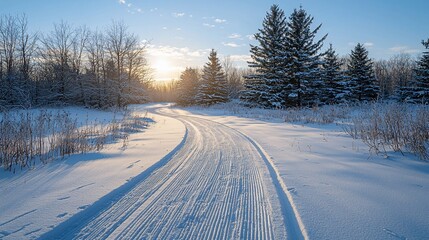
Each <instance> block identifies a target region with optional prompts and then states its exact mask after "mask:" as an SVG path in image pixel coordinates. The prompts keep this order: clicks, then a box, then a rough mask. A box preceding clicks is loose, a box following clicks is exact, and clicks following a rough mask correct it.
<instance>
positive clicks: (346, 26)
mask: <svg viewBox="0 0 429 240" xmlns="http://www.w3.org/2000/svg"><path fill="white" fill-rule="evenodd" d="M274 3H275V4H279V5H280V7H281V8H282V9H283V10H284V11H285V13H286V14H287V15H289V14H290V13H291V12H292V11H293V9H294V8H298V7H299V6H300V5H302V6H303V8H304V9H306V10H307V11H308V12H309V13H310V14H311V15H312V16H313V17H314V18H315V25H314V26H316V24H319V23H322V24H323V26H322V28H321V31H320V33H321V34H325V33H328V38H327V40H326V42H325V46H328V44H329V43H332V44H333V46H334V48H335V49H336V50H337V52H338V53H339V54H340V55H346V54H348V53H349V52H350V50H351V49H352V48H353V46H354V45H355V44H356V43H358V42H360V43H365V44H366V46H367V47H368V50H369V51H370V56H371V57H372V58H375V59H386V58H389V57H390V56H392V55H394V54H398V53H400V52H406V53H410V54H413V55H415V56H416V55H418V54H419V53H421V51H422V50H423V47H422V46H421V44H420V42H421V40H423V39H427V38H429V14H428V9H429V1H428V0H410V1H406V0H384V1H376V0H373V1H370V0H359V1H356V0H353V1H352V0H323V1H321V0H301V1H298V0H283V1H265V0H220V1H214V0H198V1H190V0H0V14H19V13H25V14H27V16H28V19H29V21H30V27H31V29H33V30H35V31H40V32H48V31H50V30H51V29H52V26H53V23H54V22H59V21H61V20H64V21H66V22H68V23H70V24H72V25H74V26H80V25H87V26H88V27H90V28H93V29H95V28H99V29H102V28H104V27H106V26H107V25H109V24H110V23H111V22H112V20H119V21H124V22H125V24H127V25H128V26H129V30H130V31H132V32H134V33H136V34H138V35H139V36H140V38H141V39H142V40H148V41H149V45H148V52H147V56H148V59H149V61H150V63H151V65H152V66H153V67H154V69H155V76H154V77H155V78H156V79H161V80H167V79H170V78H177V77H178V76H179V73H180V71H181V70H183V69H184V68H185V67H186V66H191V67H197V66H202V65H203V64H204V62H205V61H206V59H207V54H208V51H209V49H211V48H214V49H216V50H217V51H218V53H219V55H220V56H221V57H224V56H231V58H232V59H233V60H234V61H235V64H236V65H237V66H245V65H246V64H245V60H246V59H247V58H248V55H249V44H250V43H253V44H254V43H255V42H254V40H252V38H251V36H252V35H253V34H254V33H256V32H257V30H258V28H260V27H261V24H262V20H263V18H264V16H265V14H266V12H267V10H268V9H269V7H270V6H271V5H272V4H274Z"/></svg>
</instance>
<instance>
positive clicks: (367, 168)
mask: <svg viewBox="0 0 429 240" xmlns="http://www.w3.org/2000/svg"><path fill="white" fill-rule="evenodd" d="M170 111H173V112H175V113H180V114H186V115H198V116H204V118H207V119H210V120H213V121H216V122H219V123H222V124H226V125H227V126H229V127H232V128H234V129H237V130H239V131H241V132H243V133H244V134H246V135H248V136H250V137H251V138H252V139H254V140H255V141H256V142H258V143H259V144H260V145H261V147H262V148H263V149H264V150H265V151H266V152H267V154H268V155H269V156H270V157H271V160H272V161H273V163H274V165H275V168H276V169H277V170H278V172H279V174H280V176H281V177H282V180H283V182H284V183H286V185H287V187H288V191H289V193H290V194H291V195H292V198H293V204H295V206H296V208H297V210H298V212H299V216H300V218H301V219H302V221H303V225H304V226H305V229H306V231H307V233H308V235H309V238H310V239H312V238H313V239H397V238H399V239H405V238H406V239H425V238H427V237H428V236H429V220H428V216H427V213H429V204H427V199H428V198H429V191H428V188H429V164H428V163H427V162H423V161H420V160H418V159H417V158H416V157H415V156H411V155H409V154H405V156H402V155H401V154H397V153H393V152H389V158H383V157H382V156H376V155H373V154H370V153H369V151H368V147H367V146H366V145H364V144H363V143H362V142H361V141H360V140H354V139H352V138H351V137H349V136H348V135H346V134H345V133H343V132H342V129H341V126H339V125H336V124H326V125H319V124H303V123H295V124H291V123H284V122H283V121H282V120H281V119H279V118H269V116H267V115H264V111H262V110H261V113H259V114H258V110H257V109H256V110H253V114H248V113H246V115H253V116H258V115H259V116H260V117H257V118H256V119H255V118H244V117H239V116H231V115H234V114H231V112H230V111H228V110H219V109H215V108H212V109H203V108H186V109H172V110H170ZM243 112H244V111H243ZM354 114H356V113H354ZM235 115H240V113H235ZM299 216H298V217H299Z"/></svg>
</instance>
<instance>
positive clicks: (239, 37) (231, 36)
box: [228, 33, 241, 39]
mask: <svg viewBox="0 0 429 240" xmlns="http://www.w3.org/2000/svg"><path fill="white" fill-rule="evenodd" d="M228 38H232V39H241V35H240V34H238V33H233V34H231V35H229V36H228Z"/></svg>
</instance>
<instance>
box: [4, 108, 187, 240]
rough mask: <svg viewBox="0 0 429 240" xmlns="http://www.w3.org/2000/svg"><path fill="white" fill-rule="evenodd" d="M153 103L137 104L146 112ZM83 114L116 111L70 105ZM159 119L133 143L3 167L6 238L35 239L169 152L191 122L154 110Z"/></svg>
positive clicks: (102, 114)
mask: <svg viewBox="0 0 429 240" xmlns="http://www.w3.org/2000/svg"><path fill="white" fill-rule="evenodd" d="M150 107H153V105H148V106H136V107H134V108H135V109H134V110H135V111H136V112H140V113H141V114H144V113H145V111H146V109H148V108H150ZM66 110H68V111H70V112H73V114H76V115H77V116H80V117H84V116H86V115H88V116H90V117H91V118H94V117H96V118H98V119H106V120H108V119H109V118H111V117H113V113H109V112H102V111H94V110H86V109H79V108H73V109H66ZM148 117H149V118H151V119H152V120H153V121H155V123H153V124H151V125H150V127H149V128H148V129H146V130H145V131H144V132H140V133H136V134H132V135H130V137H129V142H128V145H127V147H126V148H125V149H123V148H122V143H116V144H109V145H107V146H106V147H105V149H103V150H102V151H101V152H94V153H88V154H77V155H72V156H71V157H68V158H66V159H65V160H58V161H55V162H53V163H50V164H48V165H44V166H43V165H39V166H37V167H36V168H35V169H33V170H29V171H23V172H20V173H17V174H12V173H10V172H5V171H3V170H1V171H0V212H1V214H0V238H2V239H33V238H36V237H39V236H40V235H42V234H43V233H45V232H48V231H50V230H52V229H53V228H54V227H55V226H57V225H58V224H60V223H61V222H63V221H66V220H67V219H69V218H70V217H71V216H73V215H74V214H76V213H78V212H80V211H82V210H84V209H85V208H87V207H88V206H90V205H91V204H93V203H94V202H95V201H97V200H99V199H100V198H101V197H103V196H104V195H106V194H108V193H109V192H111V191H112V190H114V189H116V188H119V187H120V186H121V185H124V184H125V183H127V182H128V181H130V180H131V179H132V178H133V177H135V176H137V175H139V174H141V173H142V172H144V171H145V170H147V169H148V168H149V167H151V166H152V165H154V164H155V163H156V162H158V161H159V160H160V159H161V158H163V157H164V156H165V155H167V154H169V152H171V151H172V150H173V149H174V148H175V147H176V146H177V145H178V144H179V143H180V141H181V140H182V138H183V136H184V133H185V128H184V126H183V124H182V123H181V122H180V121H178V120H175V119H172V118H167V117H163V116H160V115H154V114H149V115H148Z"/></svg>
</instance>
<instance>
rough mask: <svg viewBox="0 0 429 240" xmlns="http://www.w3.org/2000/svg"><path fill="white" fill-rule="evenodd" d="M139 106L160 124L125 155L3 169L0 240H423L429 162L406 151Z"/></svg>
mask: <svg viewBox="0 0 429 240" xmlns="http://www.w3.org/2000/svg"><path fill="white" fill-rule="evenodd" d="M132 108H133V109H134V110H135V111H140V112H145V111H146V110H149V111H150V112H153V113H151V114H149V116H148V117H149V118H152V119H153V120H154V121H155V122H154V123H153V124H151V125H150V127H149V128H148V129H146V130H145V131H144V132H141V133H136V134H132V135H130V141H129V144H128V146H127V148H125V149H124V148H122V144H120V143H118V144H109V145H107V146H106V148H105V149H103V150H102V151H101V152H99V153H88V154H82V155H80V154H78V155H73V156H71V157H68V158H67V159H65V160H60V161H56V162H53V163H50V164H48V165H45V166H43V165H38V166H36V168H35V169H33V170H31V171H24V172H21V173H17V174H12V173H9V172H3V171H2V172H1V173H0V213H1V214H0V238H4V239H33V238H37V237H40V236H42V237H45V238H49V237H55V238H57V237H64V238H73V237H81V238H85V237H86V238H94V237H96V236H104V237H115V236H116V237H119V238H121V237H125V238H127V237H128V238H144V237H149V238H150V237H167V238H168V237H170V238H171V237H173V238H210V237H211V238H214V237H218V238H219V237H220V238H225V239H226V238H246V239H256V238H267V239H269V238H271V239H272V238H277V239H282V238H284V236H285V235H287V236H288V237H289V238H291V239H294V238H297V237H302V236H304V237H306V236H307V235H308V237H309V238H310V239H428V236H429V220H428V219H429V218H428V213H429V204H428V201H427V200H428V199H429V191H428V188H429V163H427V162H423V161H421V160H418V158H417V157H415V156H413V155H411V154H407V153H406V154H405V156H402V155H401V154H399V153H393V152H389V157H388V158H383V157H382V156H377V155H374V154H370V153H369V151H368V147H367V146H366V145H365V144H363V143H362V142H361V141H360V140H355V139H352V138H351V137H350V136H348V135H347V134H345V133H343V131H342V128H341V126H339V125H337V124H335V123H331V124H304V123H285V122H284V121H283V119H282V115H281V114H278V113H273V114H267V112H266V111H260V110H257V109H256V110H255V109H253V110H245V111H242V110H241V109H235V110H233V111H231V110H228V111H225V110H220V109H216V108H210V109H203V108H176V107H173V108H171V107H170V105H168V104H148V105H142V106H133V107H132ZM80 111H81V110H77V112H80ZM157 113H161V114H165V116H162V115H160V114H157ZM80 114H81V115H82V116H85V115H86V114H82V113H80ZM92 114H95V115H96V113H95V112H88V116H91V115H92ZM103 114H107V115H108V113H103ZM276 114H278V115H276ZM336 114H337V115H341V114H342V113H341V112H338V113H336ZM105 118H106V119H108V116H105ZM199 119H200V120H199ZM231 128H232V129H231ZM236 130H237V131H236ZM243 134H244V135H243ZM185 140H186V141H185ZM213 141H215V142H213ZM266 155H267V157H268V159H265V158H264V156H266ZM258 156H259V157H258ZM277 177H278V179H277ZM284 188H286V189H284ZM283 190H285V191H286V192H283ZM125 193H126V194H125ZM77 213H80V215H79V214H77ZM76 214H77V215H76ZM83 215H85V216H83ZM72 216H74V217H72ZM281 219H283V220H281ZM284 228H286V229H284ZM304 228H305V229H304ZM68 233H70V235H67V234H68ZM44 234H45V235H44ZM64 234H65V235H64Z"/></svg>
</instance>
